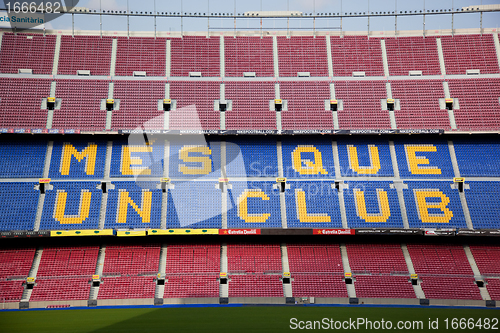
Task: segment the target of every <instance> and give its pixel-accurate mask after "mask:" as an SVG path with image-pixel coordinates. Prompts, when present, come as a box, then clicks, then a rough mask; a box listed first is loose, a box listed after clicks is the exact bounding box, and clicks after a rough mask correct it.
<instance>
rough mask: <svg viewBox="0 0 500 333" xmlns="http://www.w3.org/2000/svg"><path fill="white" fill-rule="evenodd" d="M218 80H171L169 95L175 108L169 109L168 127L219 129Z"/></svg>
mask: <svg viewBox="0 0 500 333" xmlns="http://www.w3.org/2000/svg"><path fill="white" fill-rule="evenodd" d="M219 86H220V84H219V83H218V82H205V81H204V82H187V81H185V82H172V83H171V84H170V97H171V99H172V100H174V101H176V108H175V109H174V110H172V111H170V127H169V128H170V129H205V130H209V129H219V128H220V112H219V110H215V107H214V101H215V100H218V99H219Z"/></svg>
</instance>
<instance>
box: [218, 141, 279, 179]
mask: <svg viewBox="0 0 500 333" xmlns="http://www.w3.org/2000/svg"><path fill="white" fill-rule="evenodd" d="M226 172H227V176H228V177H277V176H278V153H277V149H276V140H275V139H272V138H267V137H245V138H241V139H240V138H231V139H230V141H227V142H226Z"/></svg>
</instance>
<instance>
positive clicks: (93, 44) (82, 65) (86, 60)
mask: <svg viewBox="0 0 500 333" xmlns="http://www.w3.org/2000/svg"><path fill="white" fill-rule="evenodd" d="M112 42H113V38H112V37H106V36H102V37H101V36H67V35H62V38H61V50H60V54H59V67H58V68H59V70H58V74H62V75H77V73H78V71H90V75H109V74H110V68H111V48H112V47H111V44H112ZM78 90H79V89H78ZM78 90H77V91H78Z"/></svg>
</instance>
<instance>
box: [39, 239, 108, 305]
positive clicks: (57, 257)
mask: <svg viewBox="0 0 500 333" xmlns="http://www.w3.org/2000/svg"><path fill="white" fill-rule="evenodd" d="M98 252H99V248H98V247H97V246H93V247H74V248H73V247H72V248H45V249H44V250H43V253H42V257H41V260H40V265H39V267H38V272H37V279H36V284H35V286H34V287H33V292H32V293H31V298H30V301H58V300H79V299H81V300H87V299H88V298H89V292H90V281H91V278H92V275H93V274H94V271H95V267H96V263H97V255H98Z"/></svg>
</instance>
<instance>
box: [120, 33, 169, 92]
mask: <svg viewBox="0 0 500 333" xmlns="http://www.w3.org/2000/svg"><path fill="white" fill-rule="evenodd" d="M117 40H118V42H117V51H116V75H123V76H134V72H146V75H147V76H165V68H166V67H165V62H166V59H165V58H166V55H165V50H166V48H167V42H166V39H165V38H148V37H129V38H126V37H118V38H117ZM137 50H141V51H140V52H137ZM132 91H133V90H132Z"/></svg>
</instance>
